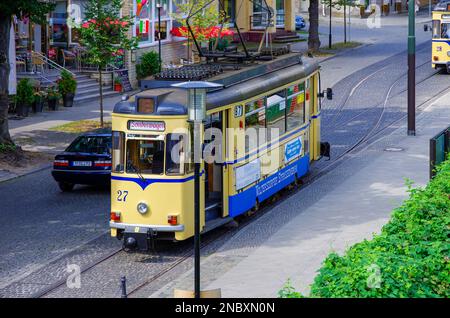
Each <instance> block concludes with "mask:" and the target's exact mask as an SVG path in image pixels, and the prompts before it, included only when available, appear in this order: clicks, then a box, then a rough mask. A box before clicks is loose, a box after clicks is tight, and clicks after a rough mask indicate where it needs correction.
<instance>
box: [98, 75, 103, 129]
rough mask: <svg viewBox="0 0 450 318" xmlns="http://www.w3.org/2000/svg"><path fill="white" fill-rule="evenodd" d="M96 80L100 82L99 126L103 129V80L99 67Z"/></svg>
mask: <svg viewBox="0 0 450 318" xmlns="http://www.w3.org/2000/svg"><path fill="white" fill-rule="evenodd" d="M98 78H99V81H100V126H101V127H102V128H103V78H102V68H101V67H99V69H98Z"/></svg>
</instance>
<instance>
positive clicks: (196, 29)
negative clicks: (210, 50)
mask: <svg viewBox="0 0 450 318" xmlns="http://www.w3.org/2000/svg"><path fill="white" fill-rule="evenodd" d="M208 2H209V0H196V1H186V3H179V4H177V8H178V10H177V12H176V13H174V14H172V17H173V18H174V19H175V20H177V21H178V22H180V23H181V25H182V26H183V27H182V28H180V31H181V34H182V36H183V37H186V38H189V39H192V36H191V34H190V32H189V31H188V30H187V21H186V17H187V16H189V15H191V14H194V13H196V12H197V14H195V15H194V16H192V18H190V19H189V24H190V26H191V29H192V32H193V33H194V36H195V38H196V40H197V41H198V42H200V43H202V42H208V41H209V38H208V34H207V33H206V32H205V30H208V29H209V28H211V27H214V26H217V25H218V24H219V23H220V22H221V21H222V20H223V19H224V18H225V17H223V16H221V14H220V12H219V10H217V6H215V5H209V6H207V7H206V8H203V9H201V8H202V7H204V6H205V5H206V4H207V3H208ZM199 10H202V11H201V12H198V11H199Z"/></svg>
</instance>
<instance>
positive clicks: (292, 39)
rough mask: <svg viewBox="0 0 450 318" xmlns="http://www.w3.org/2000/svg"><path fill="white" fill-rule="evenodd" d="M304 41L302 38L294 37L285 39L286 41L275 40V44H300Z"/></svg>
mask: <svg viewBox="0 0 450 318" xmlns="http://www.w3.org/2000/svg"><path fill="white" fill-rule="evenodd" d="M301 40H302V39H301V38H300V37H295V38H294V37H292V38H284V39H274V40H273V43H292V42H298V41H301Z"/></svg>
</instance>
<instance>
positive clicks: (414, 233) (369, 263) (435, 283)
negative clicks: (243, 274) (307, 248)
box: [279, 159, 450, 297]
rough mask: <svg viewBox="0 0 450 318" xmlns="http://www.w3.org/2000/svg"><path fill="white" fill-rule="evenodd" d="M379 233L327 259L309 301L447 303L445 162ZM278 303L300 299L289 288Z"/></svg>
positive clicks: (449, 174)
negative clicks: (395, 299) (427, 299)
mask: <svg viewBox="0 0 450 318" xmlns="http://www.w3.org/2000/svg"><path fill="white" fill-rule="evenodd" d="M411 184H412V183H411V182H408V191H409V193H410V196H409V198H408V199H407V200H406V201H405V202H404V203H403V205H402V206H400V207H399V208H396V209H395V210H394V211H393V214H392V217H391V219H390V221H389V222H388V223H387V224H386V225H385V226H384V227H383V228H382V230H381V233H380V234H378V235H375V236H374V237H373V239H371V240H364V241H362V242H360V243H357V244H355V245H353V246H352V247H351V248H349V249H348V250H347V251H346V253H345V254H344V255H343V256H339V255H338V254H336V253H331V254H329V255H328V257H327V258H326V259H325V261H324V263H323V265H322V267H321V268H320V270H319V273H318V275H317V276H316V278H315V279H314V282H313V284H312V285H311V292H310V297H449V296H450V159H449V160H447V161H446V162H444V163H443V164H441V165H440V167H438V174H437V175H436V177H435V178H434V179H433V180H431V181H430V182H429V184H428V185H427V186H426V188H424V189H422V188H412V187H411ZM279 295H280V297H302V295H301V294H299V293H297V292H295V290H294V289H293V288H292V286H291V285H290V283H289V282H288V284H287V285H286V286H285V287H284V288H283V289H282V290H281V291H280V292H279Z"/></svg>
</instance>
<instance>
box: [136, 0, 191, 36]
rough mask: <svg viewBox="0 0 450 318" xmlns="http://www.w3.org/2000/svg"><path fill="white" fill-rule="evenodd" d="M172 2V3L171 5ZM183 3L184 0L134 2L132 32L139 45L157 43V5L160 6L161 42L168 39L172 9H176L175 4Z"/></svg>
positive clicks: (142, 0)
mask: <svg viewBox="0 0 450 318" xmlns="http://www.w3.org/2000/svg"><path fill="white" fill-rule="evenodd" d="M172 1H174V3H173V4H172ZM183 2H184V0H135V3H134V16H135V20H136V21H135V28H134V32H135V36H136V37H137V38H138V41H139V44H140V45H142V44H153V43H155V42H157V41H158V31H159V24H158V8H157V4H158V3H160V4H161V9H160V10H161V11H160V14H161V40H167V39H169V31H170V27H171V24H172V19H171V14H172V7H175V8H176V4H177V3H178V4H179V3H183Z"/></svg>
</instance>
